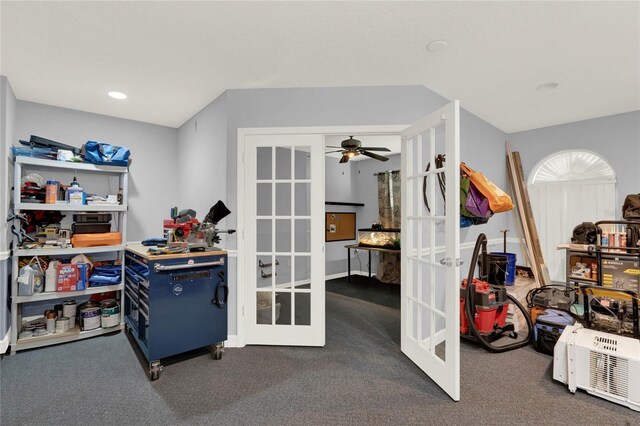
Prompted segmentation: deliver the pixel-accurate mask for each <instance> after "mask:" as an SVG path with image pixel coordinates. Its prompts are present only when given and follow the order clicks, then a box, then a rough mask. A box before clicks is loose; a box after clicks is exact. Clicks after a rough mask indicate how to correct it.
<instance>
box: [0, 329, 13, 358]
mask: <svg viewBox="0 0 640 426" xmlns="http://www.w3.org/2000/svg"><path fill="white" fill-rule="evenodd" d="M10 336H11V327H9V329H8V330H7V334H6V335H5V336H4V338H3V339H2V340H0V354H3V353H5V352H6V351H7V349H9V341H10Z"/></svg>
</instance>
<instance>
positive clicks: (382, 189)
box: [376, 170, 402, 284]
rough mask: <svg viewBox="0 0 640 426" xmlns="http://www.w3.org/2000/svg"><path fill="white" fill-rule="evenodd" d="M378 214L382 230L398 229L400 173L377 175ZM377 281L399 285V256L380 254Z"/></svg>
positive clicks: (399, 218) (391, 172) (395, 171)
mask: <svg viewBox="0 0 640 426" xmlns="http://www.w3.org/2000/svg"><path fill="white" fill-rule="evenodd" d="M378 212H379V215H380V224H381V225H382V227H383V228H400V224H401V222H402V220H401V216H400V171H399V170H394V171H388V172H381V173H378ZM376 278H378V280H380V281H382V282H385V283H396V284H399V283H400V255H398V254H393V253H380V256H379V264H378V273H377V274H376Z"/></svg>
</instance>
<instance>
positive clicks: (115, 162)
mask: <svg viewBox="0 0 640 426" xmlns="http://www.w3.org/2000/svg"><path fill="white" fill-rule="evenodd" d="M82 151H83V153H84V160H85V161H86V162H87V163H93V164H101V165H105V166H123V167H126V166H127V165H128V164H129V155H130V154H131V151H130V150H129V148H125V147H123V146H116V145H111V144H108V143H102V142H96V141H87V143H85V144H84V145H83V147H82Z"/></svg>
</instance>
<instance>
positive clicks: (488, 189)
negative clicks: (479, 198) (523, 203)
mask: <svg viewBox="0 0 640 426" xmlns="http://www.w3.org/2000/svg"><path fill="white" fill-rule="evenodd" d="M460 170H462V172H463V173H464V174H466V175H467V176H468V177H469V180H470V181H471V183H472V184H473V185H474V186H475V187H476V189H477V190H478V191H480V193H482V195H484V196H485V197H487V200H489V208H490V209H491V211H492V212H494V213H502V212H508V211H509V210H511V209H513V202H512V201H511V197H509V195H508V194H507V193H506V192H504V191H503V190H502V189H500V188H498V187H497V186H496V184H495V183H493V182H491V181H490V180H489V179H487V177H486V176H485V175H483V174H482V173H480V172H476V171H475V170H473V169H472V168H471V167H469V166H467V165H466V164H465V163H460Z"/></svg>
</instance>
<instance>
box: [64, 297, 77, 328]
mask: <svg viewBox="0 0 640 426" xmlns="http://www.w3.org/2000/svg"><path fill="white" fill-rule="evenodd" d="M62 316H63V317H67V318H69V328H73V327H75V326H76V301H75V300H65V301H64V302H63V303H62Z"/></svg>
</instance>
